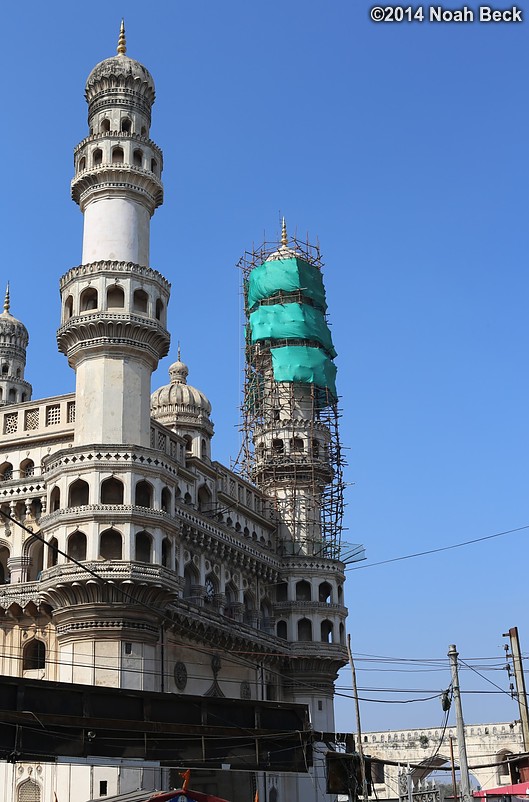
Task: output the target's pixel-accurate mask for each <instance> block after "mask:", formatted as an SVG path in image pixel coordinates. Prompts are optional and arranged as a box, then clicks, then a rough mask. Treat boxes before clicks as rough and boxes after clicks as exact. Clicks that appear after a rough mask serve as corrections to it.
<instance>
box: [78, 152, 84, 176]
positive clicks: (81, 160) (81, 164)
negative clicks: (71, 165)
mask: <svg viewBox="0 0 529 802" xmlns="http://www.w3.org/2000/svg"><path fill="white" fill-rule="evenodd" d="M77 170H78V172H80V173H81V172H82V171H83V170H86V156H81V158H80V159H79V163H78V165H77Z"/></svg>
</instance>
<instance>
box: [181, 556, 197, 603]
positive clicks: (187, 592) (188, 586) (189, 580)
mask: <svg viewBox="0 0 529 802" xmlns="http://www.w3.org/2000/svg"><path fill="white" fill-rule="evenodd" d="M193 585H198V574H197V570H196V568H195V566H194V565H193V563H188V564H187V565H186V567H185V568H184V599H189V597H190V596H191V594H192V592H193Z"/></svg>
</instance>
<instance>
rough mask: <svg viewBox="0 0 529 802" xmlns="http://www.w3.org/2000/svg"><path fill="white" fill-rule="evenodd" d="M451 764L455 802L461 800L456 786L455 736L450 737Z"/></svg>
mask: <svg viewBox="0 0 529 802" xmlns="http://www.w3.org/2000/svg"><path fill="white" fill-rule="evenodd" d="M450 763H451V764H452V765H451V769H452V796H453V797H454V799H455V802H458V800H459V794H458V793H457V785H456V767H455V762H454V736H453V735H451V736H450Z"/></svg>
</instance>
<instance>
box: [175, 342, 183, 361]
mask: <svg viewBox="0 0 529 802" xmlns="http://www.w3.org/2000/svg"><path fill="white" fill-rule="evenodd" d="M176 356H177V358H178V361H179V362H181V361H182V360H181V359H180V340H178V351H177V352H176Z"/></svg>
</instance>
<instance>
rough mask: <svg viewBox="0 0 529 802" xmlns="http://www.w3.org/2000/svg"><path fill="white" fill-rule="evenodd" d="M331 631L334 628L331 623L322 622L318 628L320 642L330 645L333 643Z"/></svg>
mask: <svg viewBox="0 0 529 802" xmlns="http://www.w3.org/2000/svg"><path fill="white" fill-rule="evenodd" d="M333 630H334V626H333V623H332V621H327V620H325V621H322V622H321V626H320V634H321V640H322V641H323V643H332V642H333Z"/></svg>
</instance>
